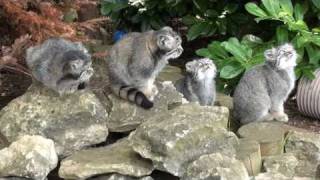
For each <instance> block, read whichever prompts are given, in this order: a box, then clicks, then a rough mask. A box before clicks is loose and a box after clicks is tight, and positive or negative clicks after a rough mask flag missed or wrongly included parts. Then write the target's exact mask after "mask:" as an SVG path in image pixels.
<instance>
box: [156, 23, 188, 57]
mask: <svg viewBox="0 0 320 180" xmlns="http://www.w3.org/2000/svg"><path fill="white" fill-rule="evenodd" d="M181 43H182V40H181V37H180V36H179V35H178V33H177V32H175V31H173V30H172V29H171V28H170V27H163V28H162V29H160V30H159V31H157V45H158V47H159V48H160V49H161V50H163V51H165V52H167V55H168V56H170V58H177V57H179V56H180V55H181V54H182V52H183V48H182V46H181Z"/></svg>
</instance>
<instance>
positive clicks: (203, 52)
mask: <svg viewBox="0 0 320 180" xmlns="http://www.w3.org/2000/svg"><path fill="white" fill-rule="evenodd" d="M196 54H197V55H198V56H203V57H207V58H211V54H210V52H209V50H208V49H206V48H202V49H198V50H197V51H196Z"/></svg>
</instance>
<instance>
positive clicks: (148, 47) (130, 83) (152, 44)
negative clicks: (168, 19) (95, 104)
mask: <svg viewBox="0 0 320 180" xmlns="http://www.w3.org/2000/svg"><path fill="white" fill-rule="evenodd" d="M181 42H182V40H181V37H180V36H179V35H178V34H177V33H176V32H175V31H173V30H172V28H170V27H163V28H162V29H160V30H158V31H153V30H151V31H147V32H143V33H129V34H127V35H125V36H124V37H123V38H122V39H121V40H120V41H118V42H117V43H116V44H115V45H114V46H113V47H112V48H111V50H110V53H109V56H108V57H107V59H106V62H107V65H108V67H107V68H108V73H109V79H110V83H111V89H112V91H113V93H114V94H115V95H117V96H119V97H121V98H123V99H126V100H128V101H130V102H134V103H136V104H137V105H138V106H141V107H143V108H145V109H150V108H152V107H153V102H152V101H153V99H154V97H155V96H156V95H157V93H158V89H157V87H156V86H155V85H154V81H155V78H156V77H157V76H158V74H159V72H160V71H161V70H162V69H163V68H164V67H165V65H166V64H168V60H169V59H175V58H177V57H179V56H180V55H181V53H182V51H183V48H182V46H181Z"/></svg>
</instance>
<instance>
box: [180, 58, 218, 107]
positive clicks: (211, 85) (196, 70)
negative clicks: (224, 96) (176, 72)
mask: <svg viewBox="0 0 320 180" xmlns="http://www.w3.org/2000/svg"><path fill="white" fill-rule="evenodd" d="M216 71H217V69H216V66H215V65H214V64H213V62H212V60H211V59H208V58H203V59H196V60H193V61H190V62H188V63H187V64H186V72H187V74H186V76H185V77H184V78H183V79H180V80H178V81H177V82H176V84H175V86H176V88H177V90H178V91H179V92H181V93H182V94H183V95H184V97H185V98H186V99H187V100H188V101H190V102H199V103H200V105H203V106H208V105H209V106H210V105H213V104H214V101H215V98H216V89H215V80H214V78H215V77H216Z"/></svg>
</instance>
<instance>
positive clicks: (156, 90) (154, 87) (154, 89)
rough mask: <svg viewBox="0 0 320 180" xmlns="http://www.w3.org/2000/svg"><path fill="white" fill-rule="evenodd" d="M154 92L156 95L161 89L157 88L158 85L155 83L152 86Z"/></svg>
mask: <svg viewBox="0 0 320 180" xmlns="http://www.w3.org/2000/svg"><path fill="white" fill-rule="evenodd" d="M151 91H152V94H153V95H154V96H156V95H157V94H158V93H159V90H158V88H157V86H156V85H153V86H152V90H151Z"/></svg>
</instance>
